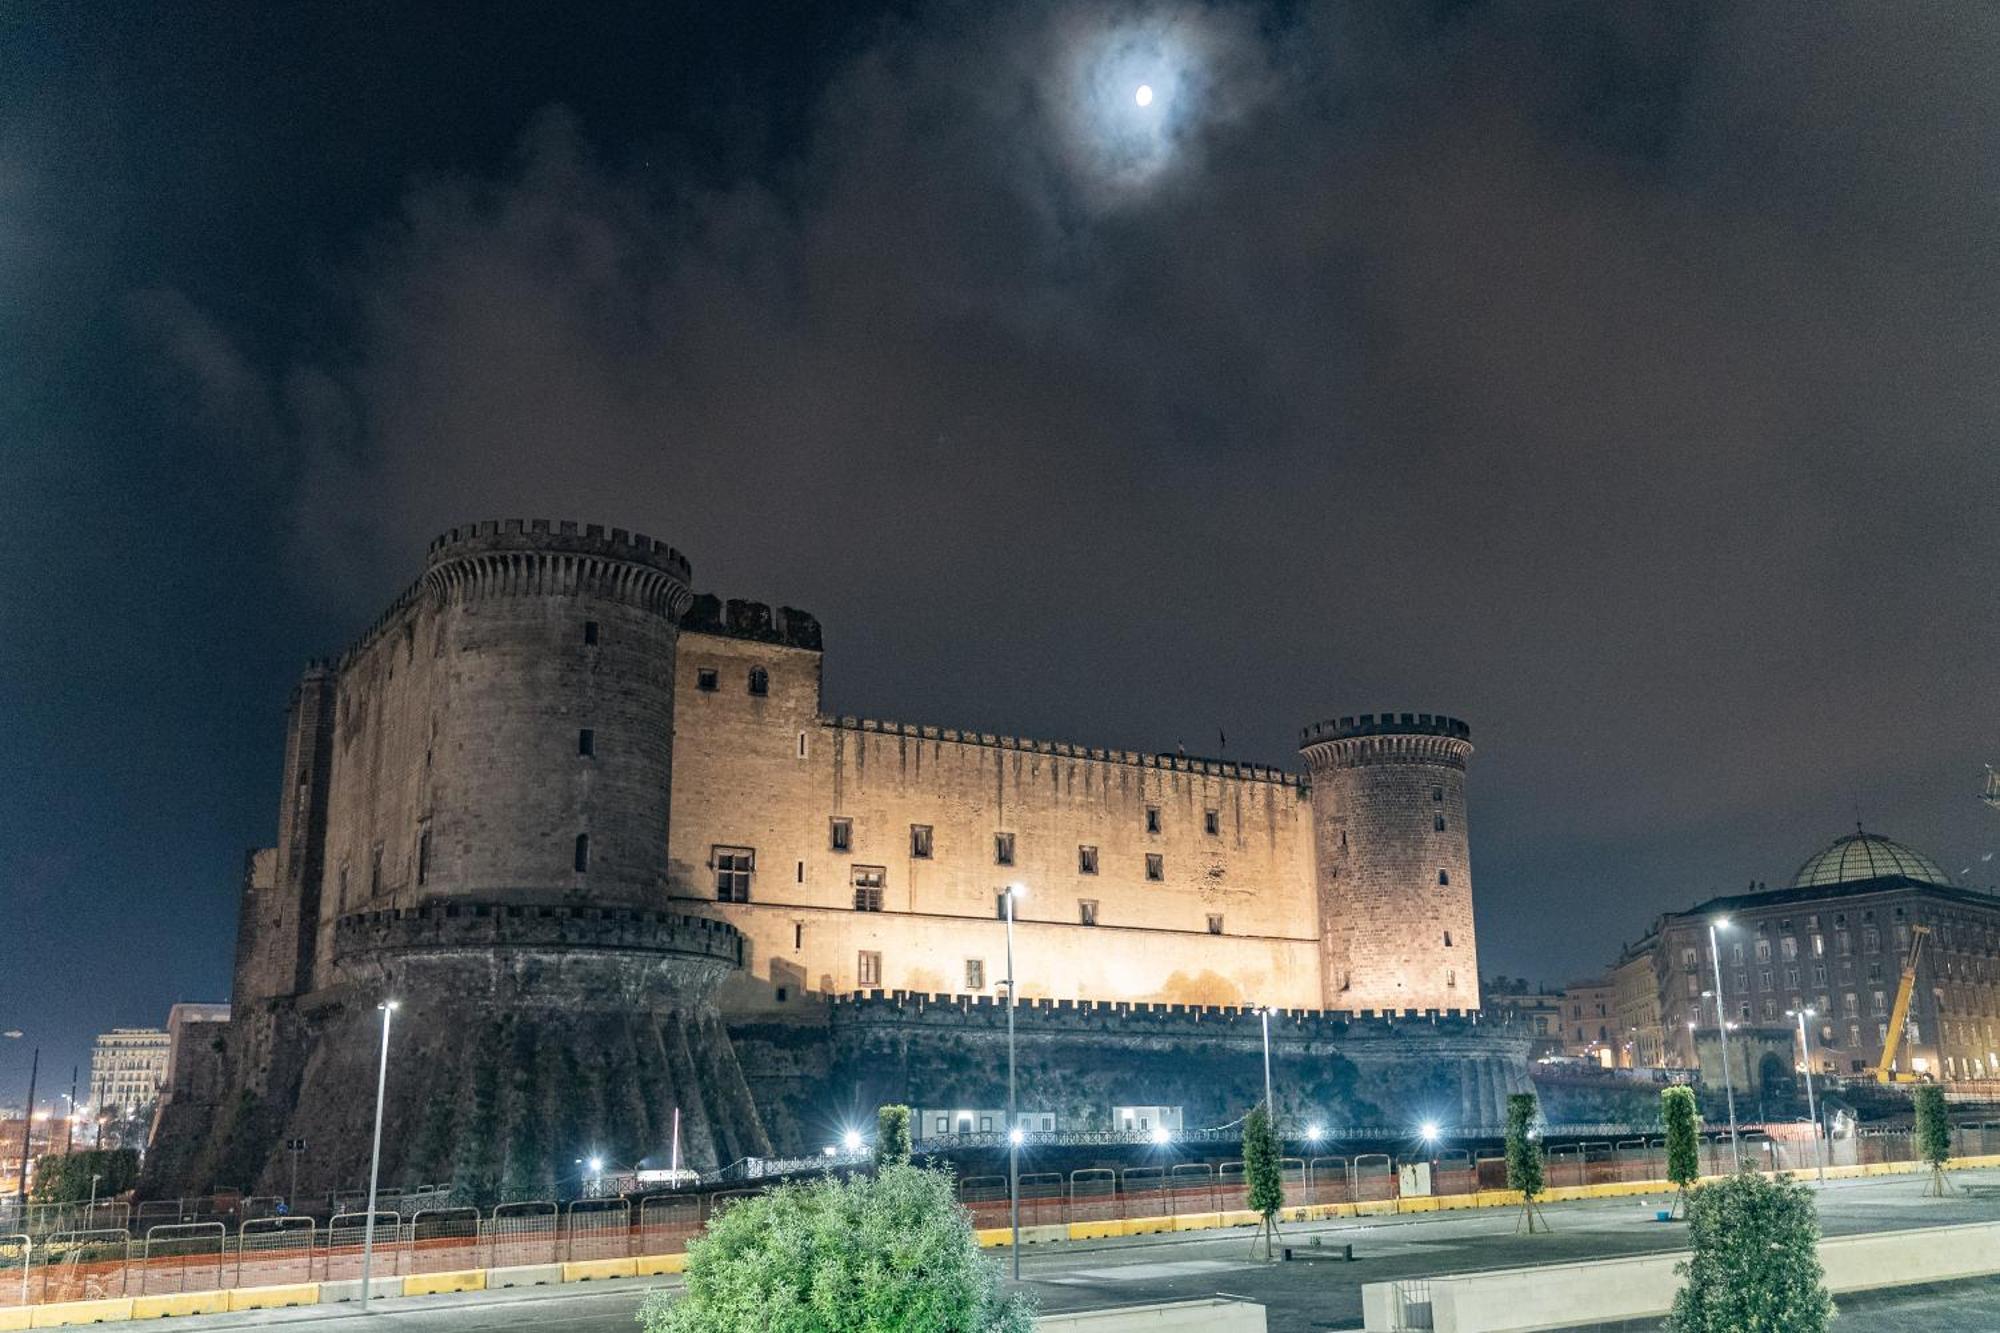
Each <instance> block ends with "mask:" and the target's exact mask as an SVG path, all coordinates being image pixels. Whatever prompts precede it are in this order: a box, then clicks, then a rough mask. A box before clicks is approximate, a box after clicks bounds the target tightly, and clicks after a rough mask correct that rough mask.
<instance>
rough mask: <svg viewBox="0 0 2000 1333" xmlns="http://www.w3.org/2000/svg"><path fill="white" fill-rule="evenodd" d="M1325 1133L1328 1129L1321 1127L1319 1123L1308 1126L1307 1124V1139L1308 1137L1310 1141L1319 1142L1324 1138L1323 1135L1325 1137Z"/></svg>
mask: <svg viewBox="0 0 2000 1333" xmlns="http://www.w3.org/2000/svg"><path fill="white" fill-rule="evenodd" d="M1325 1135H1326V1131H1325V1130H1324V1129H1322V1128H1320V1127H1319V1126H1318V1125H1307V1126H1306V1139H1307V1140H1308V1141H1309V1142H1312V1143H1318V1142H1319V1141H1320V1139H1322V1138H1323V1137H1325Z"/></svg>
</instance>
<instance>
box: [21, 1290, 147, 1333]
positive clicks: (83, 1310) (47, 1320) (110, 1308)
mask: <svg viewBox="0 0 2000 1333" xmlns="http://www.w3.org/2000/svg"><path fill="white" fill-rule="evenodd" d="M132 1300H133V1298H132V1297H130V1296H120V1297H118V1298H116V1299H114V1300H108V1301H62V1302H60V1303H58V1304H55V1305H37V1306H33V1307H31V1308H32V1309H33V1311H34V1313H33V1315H31V1316H30V1319H29V1323H28V1327H29V1328H62V1327H64V1326H65V1325H68V1324H104V1323H109V1322H111V1321H112V1320H116V1319H130V1318H131V1317H132Z"/></svg>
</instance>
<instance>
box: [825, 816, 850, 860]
mask: <svg viewBox="0 0 2000 1333" xmlns="http://www.w3.org/2000/svg"><path fill="white" fill-rule="evenodd" d="M826 845H827V846H829V847H831V848H833V850H834V851H836V852H845V851H851V850H853V848H854V821H853V820H851V819H829V820H828V821H827V822H826Z"/></svg>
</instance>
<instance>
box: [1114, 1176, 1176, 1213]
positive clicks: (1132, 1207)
mask: <svg viewBox="0 0 2000 1333" xmlns="http://www.w3.org/2000/svg"><path fill="white" fill-rule="evenodd" d="M1118 1192H1119V1193H1120V1194H1121V1195H1123V1196H1124V1199H1125V1216H1127V1217H1171V1216H1172V1215H1173V1211H1174V1205H1173V1200H1172V1199H1171V1198H1169V1197H1168V1195H1167V1169H1166V1168H1165V1167H1163V1166H1132V1167H1127V1168H1126V1169H1125V1170H1123V1171H1121V1172H1119V1173H1118Z"/></svg>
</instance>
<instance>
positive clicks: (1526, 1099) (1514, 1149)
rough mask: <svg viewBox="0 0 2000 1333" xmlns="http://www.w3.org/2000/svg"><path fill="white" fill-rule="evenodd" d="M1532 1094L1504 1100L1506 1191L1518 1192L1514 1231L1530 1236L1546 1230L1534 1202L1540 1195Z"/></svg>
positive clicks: (1539, 1150) (1539, 1158)
mask: <svg viewBox="0 0 2000 1333" xmlns="http://www.w3.org/2000/svg"><path fill="white" fill-rule="evenodd" d="M1537 1109H1538V1108H1537V1105H1536V1102H1535V1094H1534V1093H1532V1092H1517V1093H1515V1094H1513V1095H1512V1096H1511V1097H1509V1098H1508V1099H1507V1188H1508V1189H1510V1190H1519V1191H1520V1192H1521V1218H1520V1221H1518V1222H1517V1223H1515V1225H1514V1229H1515V1230H1516V1231H1521V1230H1523V1229H1525V1230H1526V1231H1527V1232H1528V1234H1530V1235H1533V1234H1534V1233H1535V1232H1537V1231H1547V1230H1548V1229H1549V1223H1548V1219H1547V1218H1545V1217H1543V1216H1542V1210H1541V1209H1540V1208H1538V1207H1537V1206H1536V1205H1535V1200H1536V1198H1537V1197H1539V1196H1540V1195H1541V1192H1542V1145H1541V1144H1540V1143H1539V1142H1537V1141H1536V1139H1535V1115H1536V1112H1537Z"/></svg>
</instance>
